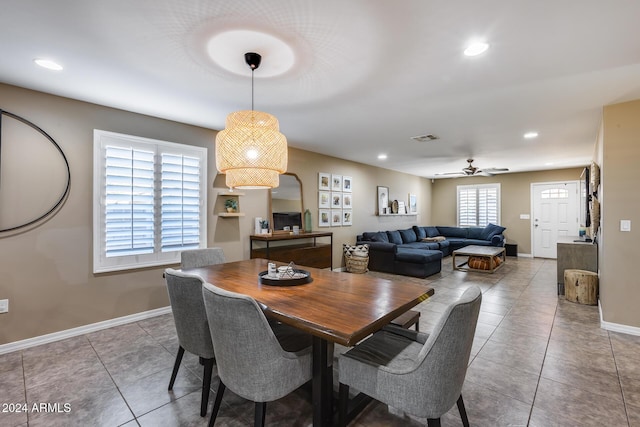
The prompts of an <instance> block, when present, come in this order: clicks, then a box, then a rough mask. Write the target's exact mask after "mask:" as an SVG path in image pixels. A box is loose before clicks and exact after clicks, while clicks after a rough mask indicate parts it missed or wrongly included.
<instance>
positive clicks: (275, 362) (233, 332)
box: [202, 283, 312, 427]
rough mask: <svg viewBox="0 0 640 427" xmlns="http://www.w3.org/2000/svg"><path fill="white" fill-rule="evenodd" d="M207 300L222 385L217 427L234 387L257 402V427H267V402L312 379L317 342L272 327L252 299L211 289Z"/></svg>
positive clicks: (292, 330)
mask: <svg viewBox="0 0 640 427" xmlns="http://www.w3.org/2000/svg"><path fill="white" fill-rule="evenodd" d="M202 296H203V298H204V305H205V308H206V311H207V317H208V319H209V323H210V324H215V325H216V327H215V328H211V340H212V341H213V346H214V348H215V354H216V364H217V367H218V376H219V377H220V383H219V385H218V390H217V392H216V399H215V403H214V404H213V410H212V411H211V420H210V421H209V426H210V427H211V426H213V425H214V423H215V420H216V416H217V415H218V410H219V409H220V403H221V402H222V396H223V394H224V391H225V389H226V388H227V387H228V388H229V389H230V390H231V391H233V392H234V393H235V394H237V395H239V396H241V397H243V398H245V399H248V400H251V401H253V402H255V425H256V426H264V421H265V412H266V405H267V402H271V401H274V400H277V399H280V398H281V397H284V396H286V395H287V394H289V393H291V392H292V391H294V390H295V389H297V388H298V387H300V386H302V385H303V384H304V383H306V382H308V381H309V380H310V379H311V356H312V352H311V341H312V339H311V336H310V335H308V334H305V333H303V332H301V331H299V330H297V329H295V328H292V327H290V326H287V325H285V324H269V322H268V321H267V318H266V316H265V314H264V313H263V311H262V309H261V308H260V307H259V306H258V303H257V302H256V301H255V300H254V299H253V298H251V297H249V296H247V295H242V294H238V293H234V292H229V291H226V290H224V289H220V288H217V287H215V286H213V285H211V284H209V283H205V284H204V286H203V288H202Z"/></svg>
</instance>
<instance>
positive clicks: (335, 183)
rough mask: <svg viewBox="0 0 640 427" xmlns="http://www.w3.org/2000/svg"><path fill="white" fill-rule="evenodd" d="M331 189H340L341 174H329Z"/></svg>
mask: <svg viewBox="0 0 640 427" xmlns="http://www.w3.org/2000/svg"><path fill="white" fill-rule="evenodd" d="M331 191H342V175H334V174H332V175H331Z"/></svg>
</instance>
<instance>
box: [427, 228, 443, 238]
mask: <svg viewBox="0 0 640 427" xmlns="http://www.w3.org/2000/svg"><path fill="white" fill-rule="evenodd" d="M424 231H425V233H427V235H426V236H425V237H436V236H440V234H441V233H440V232H439V231H438V228H437V227H424Z"/></svg>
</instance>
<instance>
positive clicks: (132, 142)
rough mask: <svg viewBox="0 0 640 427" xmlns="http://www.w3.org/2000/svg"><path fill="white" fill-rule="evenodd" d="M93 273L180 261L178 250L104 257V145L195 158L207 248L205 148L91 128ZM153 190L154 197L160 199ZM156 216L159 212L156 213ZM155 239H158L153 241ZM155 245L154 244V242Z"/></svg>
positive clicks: (202, 236) (202, 243)
mask: <svg viewBox="0 0 640 427" xmlns="http://www.w3.org/2000/svg"><path fill="white" fill-rule="evenodd" d="M93 143H94V144H93V272H94V273H105V272H110V271H121V270H128V269H135V268H145V267H155V266H161V265H168V264H176V263H179V262H180V251H170V252H161V251H159V250H158V249H157V248H156V250H154V253H152V254H142V255H128V256H122V257H109V258H107V257H106V256H105V241H104V236H105V221H104V220H103V218H104V203H105V196H104V190H105V173H104V172H103V171H104V161H103V160H104V150H105V147H106V146H107V145H116V146H124V145H125V144H126V145H129V146H130V147H134V148H138V149H143V150H154V151H156V150H157V149H158V148H161V150H162V152H164V153H171V154H181V155H187V156H193V157H198V158H199V159H200V171H201V181H200V183H201V189H202V190H201V198H200V212H199V214H200V215H199V221H200V236H199V240H200V241H199V246H200V247H206V244H207V243H206V241H207V221H206V219H207V215H206V213H207V185H206V183H207V149H206V148H204V147H196V146H192V145H185V144H179V143H175V142H167V141H161V140H156V139H151V138H143V137H139V136H132V135H126V134H120V133H115V132H109V131H103V130H98V129H94V137H93ZM159 154H160V152H159V151H156V155H155V156H156V161H155V162H156V163H157V162H159V160H158V157H159ZM158 194H159V192H158V189H157V187H156V196H155V198H156V199H157V198H159V195H158ZM156 216H159V213H156ZM156 240H158V239H156ZM156 246H157V243H156Z"/></svg>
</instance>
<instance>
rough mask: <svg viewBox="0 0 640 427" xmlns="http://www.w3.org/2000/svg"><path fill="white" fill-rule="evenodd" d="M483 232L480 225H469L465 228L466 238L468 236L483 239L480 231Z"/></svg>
mask: <svg viewBox="0 0 640 427" xmlns="http://www.w3.org/2000/svg"><path fill="white" fill-rule="evenodd" d="M483 232H484V228H482V227H469V228H467V238H469V239H484V237H482V233H483ZM487 240H488V239H487Z"/></svg>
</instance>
